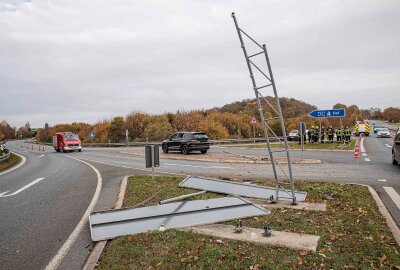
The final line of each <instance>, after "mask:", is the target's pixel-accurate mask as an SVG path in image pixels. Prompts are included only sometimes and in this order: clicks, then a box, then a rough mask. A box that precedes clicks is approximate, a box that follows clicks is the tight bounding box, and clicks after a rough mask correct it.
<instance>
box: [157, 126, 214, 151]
mask: <svg viewBox="0 0 400 270" xmlns="http://www.w3.org/2000/svg"><path fill="white" fill-rule="evenodd" d="M161 148H162V150H163V152H164V153H168V152H169V151H179V152H181V153H182V154H185V155H187V154H189V153H190V152H192V151H200V152H201V153H202V154H205V153H207V151H208V149H210V143H209V142H208V136H207V134H206V133H204V132H177V133H175V134H174V135H172V136H171V137H170V138H169V139H166V140H164V141H163V142H162V145H161Z"/></svg>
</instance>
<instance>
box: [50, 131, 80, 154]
mask: <svg viewBox="0 0 400 270" xmlns="http://www.w3.org/2000/svg"><path fill="white" fill-rule="evenodd" d="M53 147H54V149H55V150H56V151H57V152H60V151H63V152H64V153H65V152H67V151H75V150H77V151H79V152H81V151H82V146H81V141H80V140H79V137H78V135H77V134H75V133H73V132H57V133H56V135H54V136H53Z"/></svg>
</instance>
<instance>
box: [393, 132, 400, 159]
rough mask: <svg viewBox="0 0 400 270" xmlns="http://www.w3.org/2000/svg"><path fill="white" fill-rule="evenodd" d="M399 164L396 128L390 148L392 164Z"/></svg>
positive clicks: (399, 135) (398, 133)
mask: <svg viewBox="0 0 400 270" xmlns="http://www.w3.org/2000/svg"><path fill="white" fill-rule="evenodd" d="M399 162H400V128H397V130H396V135H395V136H394V140H393V147H392V164H393V165H398V164H399Z"/></svg>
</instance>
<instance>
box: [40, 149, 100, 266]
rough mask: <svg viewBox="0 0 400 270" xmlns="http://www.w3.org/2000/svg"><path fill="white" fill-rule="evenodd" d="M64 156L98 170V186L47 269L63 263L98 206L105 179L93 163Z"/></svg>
mask: <svg viewBox="0 0 400 270" xmlns="http://www.w3.org/2000/svg"><path fill="white" fill-rule="evenodd" d="M62 156H65V157H68V158H71V159H75V160H77V161H79V162H82V163H84V164H86V165H88V166H89V167H90V168H92V169H93V170H94V171H95V172H96V175H97V186H96V191H95V192H94V195H93V198H92V200H91V202H90V204H89V206H88V208H87V209H86V211H85V213H84V214H83V216H82V218H81V220H80V221H79V223H78V225H76V227H75V229H74V230H73V231H72V233H71V234H70V235H69V237H68V239H67V241H65V243H64V244H63V245H62V247H61V248H60V250H59V251H58V252H57V254H56V255H55V256H54V257H53V259H51V261H50V262H49V264H48V265H47V266H46V270H53V269H57V268H58V266H59V265H60V263H61V260H62V259H63V258H64V257H65V255H67V253H68V251H69V249H70V248H71V246H72V245H73V244H74V242H75V241H76V239H77V238H78V236H79V234H80V233H81V231H82V229H83V227H84V226H85V224H86V222H87V221H88V218H89V214H90V212H92V211H93V209H94V207H95V206H96V203H97V201H98V200H99V197H100V193H101V188H102V185H103V179H102V177H101V173H100V172H99V170H97V169H96V168H95V167H94V166H93V165H91V164H89V163H87V162H85V161H83V160H79V159H77V158H73V157H70V156H67V155H62Z"/></svg>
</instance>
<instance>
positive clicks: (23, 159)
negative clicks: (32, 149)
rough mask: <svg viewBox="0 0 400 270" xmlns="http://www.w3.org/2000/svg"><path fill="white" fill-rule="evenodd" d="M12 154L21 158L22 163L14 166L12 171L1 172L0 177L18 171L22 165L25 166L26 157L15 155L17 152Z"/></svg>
mask: <svg viewBox="0 0 400 270" xmlns="http://www.w3.org/2000/svg"><path fill="white" fill-rule="evenodd" d="M11 153H13V154H16V155H17V156H19V157H20V158H21V162H20V163H19V164H18V165H16V166H14V167H12V168H10V169H8V170H6V171H4V172H1V173H0V175H3V174H6V173H9V172H11V171H13V170H16V169H18V168H19V167H21V166H22V165H24V164H25V162H26V158H25V157H24V156H22V155H19V154H17V153H15V152H11Z"/></svg>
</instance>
